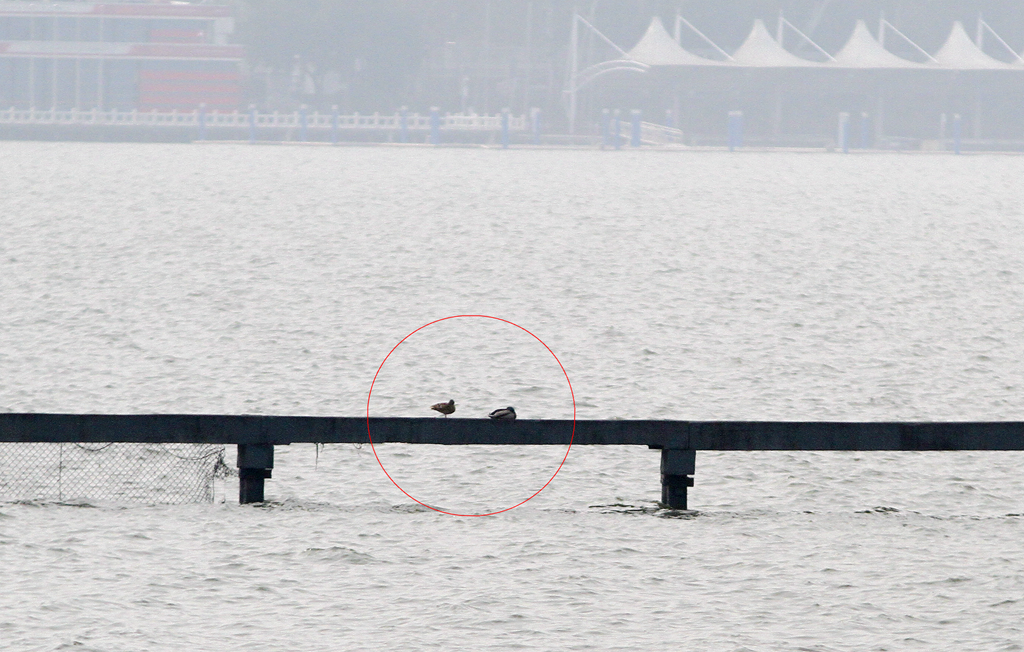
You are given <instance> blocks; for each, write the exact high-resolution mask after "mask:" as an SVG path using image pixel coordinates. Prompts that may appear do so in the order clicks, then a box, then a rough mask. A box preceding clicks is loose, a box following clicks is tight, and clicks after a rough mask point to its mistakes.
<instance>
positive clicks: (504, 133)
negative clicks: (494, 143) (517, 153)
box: [501, 108, 509, 149]
mask: <svg viewBox="0 0 1024 652" xmlns="http://www.w3.org/2000/svg"><path fill="white" fill-rule="evenodd" d="M508 118H509V110H508V109H507V108H506V109H502V110H501V148H502V149H508Z"/></svg>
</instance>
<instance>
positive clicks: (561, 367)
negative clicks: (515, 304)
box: [366, 315, 576, 516]
mask: <svg viewBox="0 0 1024 652" xmlns="http://www.w3.org/2000/svg"><path fill="white" fill-rule="evenodd" d="M463 318H477V319H493V320H494V321H500V322H504V323H506V324H508V325H510V326H515V327H516V328H518V329H519V330H521V331H523V332H524V333H526V334H527V335H529V336H530V337H532V338H533V339H535V340H537V341H538V342H540V344H541V346H543V347H544V348H545V349H547V351H548V353H550V354H551V357H553V358H554V359H555V362H557V363H558V367H559V368H560V369H561V370H562V375H564V376H565V382H566V384H567V385H569V395H570V396H571V397H572V434H571V435H570V437H569V447H568V448H567V449H565V456H564V457H562V461H561V462H560V463H559V464H558V468H557V469H555V472H554V473H552V474H551V477H550V478H548V481H547V482H545V483H544V486H543V487H541V488H540V489H538V490H537V491H535V492H533V494H531V495H530V496H528V497H527V498H526V499H525V500H522V501H520V502H518V503H516V504H515V505H512V506H511V507H506V508H505V509H499V510H496V511H493V512H486V513H484V514H458V513H456V512H446V511H444V510H443V509H438V508H436V507H432V506H431V505H428V504H426V503H424V502H423V501H421V500H418V499H417V498H416V497H415V496H413V495H412V494H410V493H409V492H408V491H406V490H405V489H402V487H401V485H399V484H398V483H397V482H395V479H394V478H392V477H391V474H390V473H388V470H387V469H386V468H384V463H383V462H381V460H380V456H378V455H377V448H376V447H375V446H374V445H373V433H372V432H371V431H370V397H371V396H373V385H374V383H376V382H377V376H378V375H380V370H381V369H383V368H384V363H386V362H387V361H388V358H390V357H391V354H392V353H394V352H395V349H397V348H398V347H399V346H401V345H402V343H403V342H405V341H406V340H407V339H409V338H410V337H412V336H413V335H415V334H416V333H418V332H420V331H421V330H423V329H424V328H426V327H428V326H432V325H434V324H437V323H439V322H442V321H447V320H449V319H463ZM366 435H367V437H369V438H370V448H372V449H373V456H374V457H375V458H376V459H377V464H379V465H380V469H381V471H384V475H386V476H388V480H391V483H392V484H394V485H395V486H396V487H398V490H399V491H401V492H402V493H403V494H405V495H406V496H408V497H409V498H410V499H412V500H414V501H415V502H417V503H419V504H420V505H423V506H424V507H426V508H428V509H432V510H434V511H435V512H440V513H442V514H449V515H451V516H493V515H494V514H501V513H502V512H507V511H509V510H511V509H515V508H516V507H519V506H520V505H523V504H525V503H526V502H528V501H530V500H532V499H533V498H534V497H535V496H536V495H537V494H539V493H540V492H542V491H544V489H545V487H547V486H548V485H549V484H551V481H552V480H554V479H555V476H556V475H558V472H559V471H561V470H562V466H563V465H564V464H565V460H566V459H567V458H568V457H569V451H570V450H572V440H573V437H575V436H576V395H575V394H574V393H573V391H572V382H570V381H569V374H567V373H566V372H565V367H563V366H562V361H561V360H559V359H558V356H557V355H555V352H554V351H552V350H551V347H549V346H548V345H547V344H545V343H544V341H543V340H542V339H540V338H539V337H537V336H536V335H534V334H533V333H531V332H530V331H528V330H526V329H525V328H523V327H522V326H520V325H519V324H517V323H515V322H511V321H509V320H507V319H502V318H501V317H492V316H490V315H452V316H450V317H442V318H441V319H435V320H434V321H432V322H429V323H427V324H423V325H422V326H420V327H419V328H417V329H416V330H414V331H413V332H411V333H409V334H408V335H406V336H405V337H403V338H402V340H401V341H400V342H399V343H398V344H396V345H395V346H394V347H392V348H391V350H390V351H388V354H387V355H386V356H384V360H383V361H382V362H381V363H380V366H379V367H377V373H375V374H373V381H372V382H371V383H370V391H369V393H368V394H367V395H366Z"/></svg>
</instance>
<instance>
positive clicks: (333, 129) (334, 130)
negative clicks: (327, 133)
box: [331, 104, 338, 145]
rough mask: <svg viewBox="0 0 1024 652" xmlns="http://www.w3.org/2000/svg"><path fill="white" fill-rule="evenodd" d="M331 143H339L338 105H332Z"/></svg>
mask: <svg viewBox="0 0 1024 652" xmlns="http://www.w3.org/2000/svg"><path fill="white" fill-rule="evenodd" d="M331 144H332V145H337V144H338V105H337V104H335V105H333V106H332V107H331Z"/></svg>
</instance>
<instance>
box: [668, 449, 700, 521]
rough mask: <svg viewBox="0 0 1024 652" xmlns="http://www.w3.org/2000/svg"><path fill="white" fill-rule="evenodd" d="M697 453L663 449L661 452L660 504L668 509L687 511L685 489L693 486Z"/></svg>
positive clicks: (685, 450)
mask: <svg viewBox="0 0 1024 652" xmlns="http://www.w3.org/2000/svg"><path fill="white" fill-rule="evenodd" d="M696 467H697V451H695V450H692V449H689V450H688V449H672V448H663V449H662V450H661V502H662V505H664V506H665V507H668V508H669V509H687V504H686V489H687V488H688V487H692V486H693V478H692V477H690V476H692V475H693V474H694V472H695V471H696Z"/></svg>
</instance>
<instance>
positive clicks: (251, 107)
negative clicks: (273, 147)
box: [249, 104, 256, 145]
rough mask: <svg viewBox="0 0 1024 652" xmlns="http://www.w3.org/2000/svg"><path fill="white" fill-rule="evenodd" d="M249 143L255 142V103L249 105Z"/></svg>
mask: <svg viewBox="0 0 1024 652" xmlns="http://www.w3.org/2000/svg"><path fill="white" fill-rule="evenodd" d="M249 144H250V145H255V144H256V105H255V104H250V105H249Z"/></svg>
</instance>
